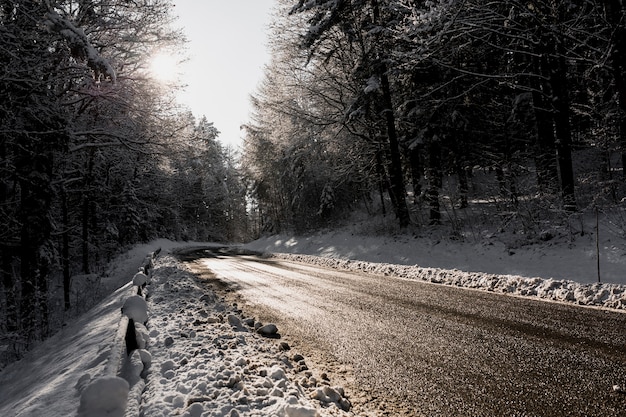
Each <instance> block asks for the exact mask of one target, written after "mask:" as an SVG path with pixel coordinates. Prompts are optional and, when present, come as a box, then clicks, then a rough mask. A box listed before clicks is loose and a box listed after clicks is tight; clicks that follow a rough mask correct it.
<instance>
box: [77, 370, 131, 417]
mask: <svg viewBox="0 0 626 417" xmlns="http://www.w3.org/2000/svg"><path fill="white" fill-rule="evenodd" d="M128 390H129V385H128V382H127V381H126V380H125V379H123V378H120V377H116V376H104V377H102V378H99V379H97V380H95V381H94V382H92V383H91V384H89V385H88V386H87V388H85V391H83V394H82V395H81V397H80V407H79V408H78V417H124V414H125V413H126V401H127V400H128Z"/></svg>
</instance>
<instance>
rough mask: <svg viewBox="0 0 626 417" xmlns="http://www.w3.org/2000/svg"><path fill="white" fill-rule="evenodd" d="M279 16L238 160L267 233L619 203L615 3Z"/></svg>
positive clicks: (537, 213) (308, 4)
mask: <svg viewBox="0 0 626 417" xmlns="http://www.w3.org/2000/svg"><path fill="white" fill-rule="evenodd" d="M279 3H280V7H279V9H280V12H279V13H277V16H278V18H277V19H276V22H275V24H274V26H273V28H272V33H271V34H270V46H271V49H272V61H271V62H270V64H269V65H268V67H267V70H266V76H265V79H264V81H263V85H262V86H261V87H260V88H259V91H257V92H256V93H255V94H254V97H253V106H254V114H253V118H252V120H251V122H250V123H249V124H248V125H247V127H246V142H245V146H244V154H243V158H244V160H245V161H246V163H245V166H247V167H253V170H252V171H251V172H249V173H248V178H250V180H251V181H252V183H253V184H254V191H255V194H254V198H255V199H254V206H253V208H254V210H256V212H255V213H257V215H258V216H259V217H260V219H261V221H260V227H261V230H264V231H268V232H276V231H280V230H284V229H294V230H302V231H306V230H309V229H310V228H312V227H317V226H320V225H324V224H326V225H332V224H333V222H334V221H337V220H340V219H342V218H344V219H345V218H346V213H349V212H350V211H351V210H354V208H355V207H357V206H363V205H365V206H366V207H367V209H368V212H370V213H372V214H375V213H377V212H380V211H381V210H382V212H383V213H385V212H386V211H389V212H391V213H393V215H395V218H396V224H397V225H396V226H395V227H398V228H404V227H406V226H408V225H412V226H417V227H430V226H431V225H438V224H442V223H448V224H449V223H451V222H452V223H455V224H457V225H460V224H462V223H463V222H464V221H468V219H469V218H471V217H476V216H475V215H474V216H472V213H474V214H476V213H478V212H484V214H483V217H485V218H490V219H493V222H500V221H501V222H502V223H503V224H508V225H512V224H518V225H520V224H521V226H519V227H521V228H523V229H524V230H522V231H523V232H526V233H530V232H537V231H538V230H533V229H540V228H541V224H542V223H543V222H549V221H557V222H559V221H561V222H562V221H567V220H568V219H571V218H572V217H575V216H576V215H577V214H578V213H585V212H593V211H594V210H598V209H602V210H607V209H608V208H616V209H618V210H621V208H623V207H622V205H621V201H622V198H623V197H624V171H623V169H622V167H623V166H624V161H625V160H626V150H625V149H624V146H625V145H626V118H625V113H624V110H626V85H625V81H624V76H625V74H624V69H625V66H626V32H625V27H624V24H625V14H624V7H626V6H624V4H623V2H620V1H618V0H598V1H595V0H580V1H569V0H565V1H557V0H538V1H537V0H520V1H518V0H500V1H484V0H426V1H415V0H353V1H348V0H336V1H324V0H306V1H305V0H299V1H294V0H292V1H285V0H281V1H280V2H279ZM486 206H489V210H488V211H486V210H487V209H485V207H486ZM499 219H502V220H499ZM457 228H460V227H458V226H457Z"/></svg>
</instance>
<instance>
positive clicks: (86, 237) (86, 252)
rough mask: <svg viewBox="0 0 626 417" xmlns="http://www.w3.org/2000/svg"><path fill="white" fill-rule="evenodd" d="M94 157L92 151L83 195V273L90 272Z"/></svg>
mask: <svg viewBox="0 0 626 417" xmlns="http://www.w3.org/2000/svg"><path fill="white" fill-rule="evenodd" d="M93 158H94V153H93V151H90V153H89V162H88V165H87V173H86V174H85V190H84V192H83V195H82V200H83V201H82V260H83V273H84V274H89V273H90V268H89V220H90V215H89V211H90V210H89V208H90V206H91V204H90V203H91V202H90V196H91V177H92V175H93V163H94V161H93Z"/></svg>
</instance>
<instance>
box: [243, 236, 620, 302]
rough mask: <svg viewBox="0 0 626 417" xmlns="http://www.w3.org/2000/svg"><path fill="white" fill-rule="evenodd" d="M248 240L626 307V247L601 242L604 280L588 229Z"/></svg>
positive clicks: (405, 272)
mask: <svg viewBox="0 0 626 417" xmlns="http://www.w3.org/2000/svg"><path fill="white" fill-rule="evenodd" d="M243 247H244V248H246V249H249V250H254V251H259V252H264V253H273V254H274V255H273V256H276V257H281V258H285V259H291V260H296V261H300V262H307V263H314V264H317V265H320V266H326V267H332V268H339V269H344V270H350V271H362V272H368V273H373V274H378V275H386V276H397V277H401V278H408V279H420V280H424V281H429V282H433V283H439V284H446V285H455V286H460V287H466V288H474V289H482V290H487V291H497V292H502V293H508V294H512V295H520V296H533V297H539V298H543V299H548V300H555V301H567V302H575V303H578V304H581V305H593V306H601V307H607V308H614V309H621V310H626V246H625V245H624V240H623V239H617V238H616V237H615V236H608V237H607V239H606V240H605V241H604V242H602V244H601V250H600V253H601V257H600V261H601V262H600V271H601V277H602V283H597V279H598V278H597V257H596V252H595V241H594V239H593V237H591V236H588V237H584V238H579V239H578V240H576V241H574V242H563V241H559V240H558V239H555V240H554V241H548V242H540V243H535V244H533V245H527V246H521V247H517V248H515V249H511V248H507V246H506V245H505V244H504V243H502V242H501V241H498V240H496V239H494V238H488V239H484V240H481V241H479V242H478V243H471V242H464V241H460V240H450V239H444V238H435V237H433V236H429V237H415V236H413V235H408V234H400V235H397V236H393V237H392V236H369V235H365V234H360V233H357V232H356V231H355V230H353V229H343V230H339V231H331V232H324V233H318V234H315V235H312V236H301V237H298V236H293V235H275V236H269V237H265V238H261V239H259V240H257V241H254V242H252V243H249V244H247V245H244V246H243Z"/></svg>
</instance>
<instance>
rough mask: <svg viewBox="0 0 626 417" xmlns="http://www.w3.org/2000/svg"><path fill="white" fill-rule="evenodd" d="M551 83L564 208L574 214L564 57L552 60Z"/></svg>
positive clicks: (572, 173)
mask: <svg viewBox="0 0 626 417" xmlns="http://www.w3.org/2000/svg"><path fill="white" fill-rule="evenodd" d="M559 44H560V43H559ZM558 52H561V51H558ZM550 82H551V84H552V89H553V93H554V96H553V98H552V103H553V105H554V132H555V135H556V154H557V161H558V164H559V173H560V178H561V193H562V198H563V207H564V208H565V210H566V211H568V212H574V211H576V195H575V192H574V191H575V181H574V168H573V163H572V133H571V129H570V120H569V116H570V109H569V98H568V91H567V71H566V64H565V58H564V57H563V55H559V56H557V57H556V58H555V59H554V60H551V71H550Z"/></svg>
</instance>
